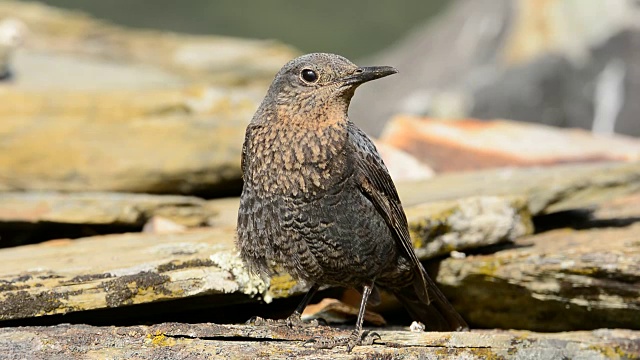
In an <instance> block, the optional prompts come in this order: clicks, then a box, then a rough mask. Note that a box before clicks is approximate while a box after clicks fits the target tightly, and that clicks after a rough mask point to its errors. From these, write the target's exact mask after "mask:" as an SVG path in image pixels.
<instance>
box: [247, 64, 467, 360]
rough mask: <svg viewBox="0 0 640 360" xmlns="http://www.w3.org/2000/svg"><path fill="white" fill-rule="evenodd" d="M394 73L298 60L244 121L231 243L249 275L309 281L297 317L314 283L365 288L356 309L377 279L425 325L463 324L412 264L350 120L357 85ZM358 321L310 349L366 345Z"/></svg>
mask: <svg viewBox="0 0 640 360" xmlns="http://www.w3.org/2000/svg"><path fill="white" fill-rule="evenodd" d="M395 72H396V70H395V69H393V68H390V67H365V68H361V67H358V66H356V65H354V64H353V63H351V62H350V61H349V60H347V59H345V58H343V57H341V56H338V55H333V54H309V55H305V56H302V57H299V58H297V59H295V60H292V61H291V62H289V63H288V64H286V65H285V66H284V67H283V68H282V69H281V70H280V72H279V73H278V74H277V75H276V77H275V79H274V81H273V83H272V84H271V87H270V88H269V91H268V93H267V95H266V97H265V99H264V101H263V102H262V104H261V105H260V107H259V109H258V111H257V112H256V114H255V115H254V117H253V120H252V121H251V123H250V124H249V126H248V127H247V132H246V137H245V142H244V146H243V156H242V170H243V174H244V187H243V191H242V196H241V200H240V210H239V213H238V241H237V246H238V248H239V250H240V253H241V256H242V259H243V260H244V262H245V264H246V265H247V266H248V267H249V268H250V269H251V270H252V271H254V272H256V273H261V274H263V275H272V274H273V273H275V272H279V271H284V272H287V273H289V274H291V275H292V276H293V277H295V278H298V279H302V280H305V281H306V282H307V283H309V284H312V285H313V286H312V289H311V291H310V294H308V296H306V297H305V300H304V301H303V303H302V304H301V305H300V306H299V307H298V309H296V312H294V314H293V315H292V317H293V318H294V319H293V320H295V318H296V317H297V318H299V316H300V314H299V313H300V312H301V311H302V309H304V306H306V302H308V301H309V299H310V298H311V295H312V294H313V293H314V292H315V290H317V287H318V286H319V285H339V286H346V287H354V288H358V289H361V290H363V305H362V306H361V313H362V312H363V311H364V306H365V305H366V301H367V297H368V295H369V293H370V292H371V291H372V290H373V288H374V285H375V286H379V287H382V288H385V289H388V290H390V291H392V292H394V293H395V294H396V296H397V297H398V298H399V300H400V301H401V302H402V303H403V304H404V305H405V306H406V307H407V310H408V311H409V313H410V314H411V315H412V316H413V317H414V318H415V319H416V320H420V321H422V322H423V323H425V325H426V326H427V328H429V329H433V330H459V329H462V328H466V324H465V322H464V320H462V318H460V316H459V315H458V314H457V313H456V312H455V310H454V309H453V307H451V305H450V304H449V303H448V301H447V300H446V299H445V298H444V296H443V295H442V294H441V293H440V291H439V290H438V289H437V288H436V286H435V284H434V283H433V281H432V280H431V279H430V278H429V276H428V275H427V274H426V272H425V271H424V268H423V267H422V265H421V264H420V262H419V261H418V258H417V257H416V255H415V252H414V250H413V247H412V244H411V240H410V238H409V231H408V226H407V220H406V217H405V215H404V211H403V209H402V205H401V203H400V199H399V198H398V194H397V192H396V189H395V186H394V184H393V182H392V180H391V178H390V177H389V174H388V171H387V169H386V167H385V165H384V163H383V162H382V159H381V158H380V156H379V154H378V152H377V150H376V148H375V146H374V145H373V143H372V142H371V140H370V139H369V138H368V137H367V136H366V135H365V134H364V133H363V132H362V131H361V130H360V129H358V128H357V127H356V126H355V125H354V124H353V123H352V122H351V121H349V118H348V116H347V110H348V107H349V102H350V101H351V97H352V96H353V94H354V91H355V89H356V88H357V87H358V86H359V85H360V84H362V83H364V82H366V81H369V80H373V79H377V78H380V77H383V76H387V75H391V74H393V73H395ZM314 75H315V76H314ZM293 322H295V321H293ZM289 323H292V322H291V321H290V322H289ZM361 323H362V319H361V317H359V320H358V324H357V326H356V331H354V334H353V336H352V337H351V338H349V339H346V340H344V341H339V340H326V339H320V340H317V341H316V345H317V346H334V345H337V344H345V345H347V347H348V348H349V349H351V348H352V347H353V346H355V345H357V344H359V343H361V342H362V341H363V338H362V337H361V335H362V334H361Z"/></svg>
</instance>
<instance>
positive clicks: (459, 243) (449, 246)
mask: <svg viewBox="0 0 640 360" xmlns="http://www.w3.org/2000/svg"><path fill="white" fill-rule="evenodd" d="M406 214H407V218H408V220H409V232H410V233H411V238H412V240H413V246H414V247H415V249H416V254H417V255H418V257H419V258H421V259H431V258H434V257H437V256H440V255H448V254H449V253H450V252H452V251H458V252H460V251H464V250H467V249H477V248H481V247H485V246H490V245H496V244H500V243H505V242H511V241H514V240H515V239H517V238H518V237H521V236H524V235H528V234H531V233H532V232H533V224H532V222H531V213H530V212H529V211H528V208H527V202H526V200H525V199H524V198H523V197H497V196H479V197H470V198H465V199H460V200H456V201H440V202H431V203H425V204H422V205H417V206H412V207H409V208H407V209H406Z"/></svg>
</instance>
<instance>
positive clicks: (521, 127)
mask: <svg viewBox="0 0 640 360" xmlns="http://www.w3.org/2000/svg"><path fill="white" fill-rule="evenodd" d="M379 142H380V143H383V144H386V145H391V146H392V147H397V148H399V149H401V150H404V151H405V152H407V153H409V154H410V155H413V156H414V157H415V158H416V159H417V160H419V161H420V162H422V163H425V164H428V165H429V166H430V167H431V168H433V169H434V170H435V171H437V172H439V173H442V172H452V171H469V170H477V169H486V168H496V167H510V166H511V167H513V166H518V167H530V166H548V165H554V164H564V163H580V162H598V161H638V160H640V139H636V138H632V137H625V136H620V135H618V136H598V135H594V134H592V133H590V132H587V131H584V130H580V129H572V130H562V129H557V128H553V127H549V126H545V125H538V124H527V123H518V122H514V121H507V120H492V121H482V120H477V119H463V120H439V119H430V118H419V117H411V116H396V117H395V118H393V119H392V120H391V121H390V122H389V123H388V124H387V126H386V127H385V130H384V131H383V133H382V135H381V138H380V141H379Z"/></svg>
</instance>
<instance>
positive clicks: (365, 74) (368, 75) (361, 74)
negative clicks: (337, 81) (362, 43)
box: [344, 66, 398, 86]
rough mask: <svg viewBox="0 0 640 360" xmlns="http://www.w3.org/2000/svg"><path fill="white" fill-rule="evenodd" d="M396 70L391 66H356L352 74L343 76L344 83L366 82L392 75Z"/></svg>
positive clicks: (347, 84)
mask: <svg viewBox="0 0 640 360" xmlns="http://www.w3.org/2000/svg"><path fill="white" fill-rule="evenodd" d="M397 72H398V70H396V69H395V68H393V67H391V66H367V67H361V68H358V69H357V70H356V71H355V72H354V73H353V74H351V75H349V76H347V77H345V78H344V85H346V86H349V85H355V84H362V83H366V82H367V81H371V80H375V79H380V78H383V77H385V76H389V75H393V74H395V73H397Z"/></svg>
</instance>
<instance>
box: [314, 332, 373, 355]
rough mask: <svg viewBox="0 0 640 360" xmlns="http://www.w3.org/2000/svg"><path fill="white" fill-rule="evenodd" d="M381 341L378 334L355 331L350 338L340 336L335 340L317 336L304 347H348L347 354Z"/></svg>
mask: <svg viewBox="0 0 640 360" xmlns="http://www.w3.org/2000/svg"><path fill="white" fill-rule="evenodd" d="M380 339H381V338H380V335H379V334H378V333H376V332H372V331H363V332H361V333H359V332H357V331H354V332H352V333H351V335H349V336H339V337H334V338H324V337H321V336H316V337H313V338H311V339H309V340H307V341H305V342H304V343H302V346H307V347H313V348H316V349H333V348H334V347H336V346H346V347H347V352H351V350H353V348H354V347H356V346H364V345H373V343H374V342H375V341H376V340H380Z"/></svg>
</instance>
